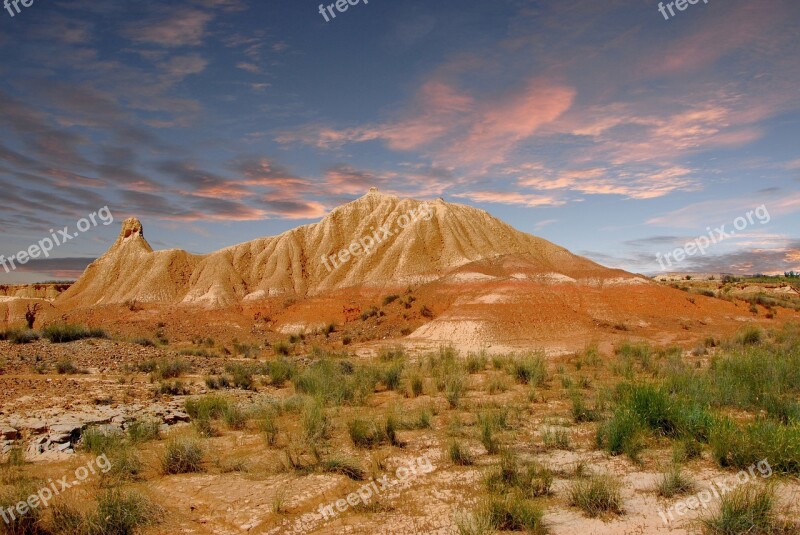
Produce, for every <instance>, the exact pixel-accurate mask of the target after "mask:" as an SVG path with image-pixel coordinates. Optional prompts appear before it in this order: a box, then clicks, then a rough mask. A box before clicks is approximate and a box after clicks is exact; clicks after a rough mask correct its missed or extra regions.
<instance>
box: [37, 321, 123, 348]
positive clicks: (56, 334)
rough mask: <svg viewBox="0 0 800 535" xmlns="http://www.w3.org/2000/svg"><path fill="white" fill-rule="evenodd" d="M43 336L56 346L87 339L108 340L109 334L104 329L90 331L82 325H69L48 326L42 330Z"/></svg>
mask: <svg viewBox="0 0 800 535" xmlns="http://www.w3.org/2000/svg"><path fill="white" fill-rule="evenodd" d="M42 336H44V337H45V338H46V339H48V340H50V342H52V343H54V344H64V343H67V342H74V341H76V340H84V339H86V338H108V334H107V333H106V332H105V331H104V330H103V329H97V328H91V329H90V328H87V327H84V326H82V325H67V324H56V325H48V326H47V327H45V328H44V329H43V330H42Z"/></svg>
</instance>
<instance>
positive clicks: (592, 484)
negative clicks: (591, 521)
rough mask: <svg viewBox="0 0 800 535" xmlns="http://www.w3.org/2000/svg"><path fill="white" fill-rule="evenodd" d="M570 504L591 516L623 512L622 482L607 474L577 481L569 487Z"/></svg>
mask: <svg viewBox="0 0 800 535" xmlns="http://www.w3.org/2000/svg"><path fill="white" fill-rule="evenodd" d="M569 504H570V505H573V506H576V507H578V508H580V509H581V510H583V512H584V513H586V514H587V515H588V516H590V517H596V516H601V515H606V514H622V496H621V495H620V484H619V482H617V481H616V480H615V479H613V478H612V477H611V476H607V475H600V476H592V477H590V478H588V479H583V480H579V481H576V482H575V483H573V484H572V487H570V489H569Z"/></svg>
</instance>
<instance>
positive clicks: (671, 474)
mask: <svg viewBox="0 0 800 535" xmlns="http://www.w3.org/2000/svg"><path fill="white" fill-rule="evenodd" d="M692 490H694V482H693V481H692V480H691V478H690V477H689V476H686V475H684V473H683V471H682V470H681V467H680V465H677V464H674V465H672V466H671V467H670V469H669V470H667V471H666V472H665V473H664V474H662V475H661V478H660V479H659V480H658V483H657V484H656V492H657V493H658V495H659V496H662V497H664V498H672V497H673V496H678V495H681V494H689V493H690V492H692Z"/></svg>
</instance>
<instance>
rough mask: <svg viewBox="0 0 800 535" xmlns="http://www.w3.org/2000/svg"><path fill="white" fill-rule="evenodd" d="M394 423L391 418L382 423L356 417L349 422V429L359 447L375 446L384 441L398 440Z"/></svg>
mask: <svg viewBox="0 0 800 535" xmlns="http://www.w3.org/2000/svg"><path fill="white" fill-rule="evenodd" d="M394 425H395V424H394V423H392V420H391V419H388V420H387V422H386V424H384V425H381V424H380V423H379V422H378V421H377V420H365V419H362V418H355V419H353V420H351V421H350V422H349V423H348V424H347V431H348V433H349V434H350V439H351V440H352V441H353V444H355V445H356V446H358V447H359V448H373V447H375V446H378V445H379V444H381V443H384V442H390V443H392V442H396V440H397V439H396V437H395V435H394V430H395V427H394Z"/></svg>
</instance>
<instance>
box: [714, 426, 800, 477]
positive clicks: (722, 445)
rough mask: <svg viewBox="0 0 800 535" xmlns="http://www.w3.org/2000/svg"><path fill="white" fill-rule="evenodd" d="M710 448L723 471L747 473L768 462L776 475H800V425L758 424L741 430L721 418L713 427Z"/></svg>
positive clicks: (743, 427)
mask: <svg viewBox="0 0 800 535" xmlns="http://www.w3.org/2000/svg"><path fill="white" fill-rule="evenodd" d="M709 445H710V446H711V454H712V456H713V458H714V460H715V461H716V462H717V463H718V464H719V465H720V466H722V467H735V468H739V469H743V468H747V467H749V466H751V465H753V464H757V463H758V462H759V461H761V460H764V459H766V460H767V461H768V462H769V464H770V466H771V469H772V470H774V471H776V472H780V473H785V474H794V475H797V474H800V424H790V425H784V424H781V423H779V422H775V421H772V420H756V421H754V422H752V423H749V424H746V425H744V426H740V425H738V424H737V423H735V422H734V421H733V420H731V419H729V418H720V419H718V420H717V421H716V422H715V424H714V426H713V427H712V430H711V436H710V438H709Z"/></svg>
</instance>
